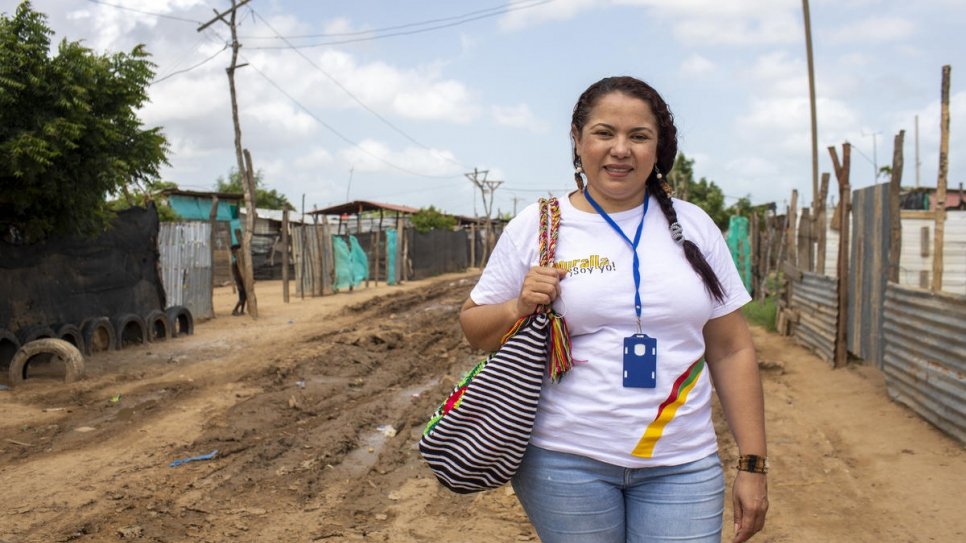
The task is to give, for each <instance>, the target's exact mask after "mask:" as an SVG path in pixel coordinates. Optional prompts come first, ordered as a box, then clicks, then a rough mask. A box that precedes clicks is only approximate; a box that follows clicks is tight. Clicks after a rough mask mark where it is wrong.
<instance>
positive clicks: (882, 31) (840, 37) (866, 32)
mask: <svg viewBox="0 0 966 543" xmlns="http://www.w3.org/2000/svg"><path fill="white" fill-rule="evenodd" d="M916 30H917V27H916V24H915V23H913V22H912V21H910V20H909V19H903V18H899V17H869V18H867V19H862V20H859V21H850V22H849V23H848V24H846V25H845V26H841V27H839V28H837V29H835V30H833V31H832V32H831V33H830V35H829V39H830V40H831V42H832V43H835V44H846V43H864V44H869V43H887V42H896V41H903V40H906V39H908V38H909V37H911V36H912V35H913V34H915V33H916Z"/></svg>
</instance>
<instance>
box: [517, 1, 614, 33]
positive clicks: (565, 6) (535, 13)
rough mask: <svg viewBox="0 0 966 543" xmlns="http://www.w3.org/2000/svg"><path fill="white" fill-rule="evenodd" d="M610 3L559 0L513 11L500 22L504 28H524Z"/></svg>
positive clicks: (562, 19) (563, 19)
mask: <svg viewBox="0 0 966 543" xmlns="http://www.w3.org/2000/svg"><path fill="white" fill-rule="evenodd" d="M610 3H611V2H610V0H604V1H600V0H557V1H556V2H550V3H547V4H541V5H537V6H534V7H532V8H526V9H517V10H515V11H511V12H509V13H507V14H506V15H504V16H503V17H502V18H501V19H500V23H499V24H500V28H502V29H503V30H522V29H524V28H526V27H528V26H535V25H538V24H541V23H545V22H547V21H565V20H567V19H571V18H573V17H574V16H576V15H577V14H578V13H580V12H581V11H584V10H586V9H591V8H594V7H598V6H602V5H607V4H610Z"/></svg>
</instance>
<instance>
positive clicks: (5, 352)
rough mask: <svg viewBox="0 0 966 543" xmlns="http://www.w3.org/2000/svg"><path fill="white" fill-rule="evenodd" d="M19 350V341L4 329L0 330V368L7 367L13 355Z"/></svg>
mask: <svg viewBox="0 0 966 543" xmlns="http://www.w3.org/2000/svg"><path fill="white" fill-rule="evenodd" d="M19 348H20V339H19V338H17V336H16V335H14V333H13V332H11V331H10V330H7V329H6V328H0V367H3V368H6V367H9V365H10V361H11V360H13V355H15V354H17V349H19Z"/></svg>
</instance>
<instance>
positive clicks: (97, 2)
mask: <svg viewBox="0 0 966 543" xmlns="http://www.w3.org/2000/svg"><path fill="white" fill-rule="evenodd" d="M87 1H88V2H90V3H92V4H100V5H102V6H109V7H112V8H117V9H123V10H126V11H133V12H135V13H141V14H144V15H151V16H152V17H161V18H162V19H172V20H174V21H182V22H185V23H191V24H201V21H199V20H197V19H186V18H184V17H177V16H175V15H166V14H164V13H156V12H153V11H144V10H142V9H135V8H129V7H127V6H122V5H120V4H111V3H109V2H102V1H101V0H87Z"/></svg>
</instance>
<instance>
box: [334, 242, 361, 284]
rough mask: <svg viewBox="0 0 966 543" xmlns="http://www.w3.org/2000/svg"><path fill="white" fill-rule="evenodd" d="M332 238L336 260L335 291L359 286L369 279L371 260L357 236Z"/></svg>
mask: <svg viewBox="0 0 966 543" xmlns="http://www.w3.org/2000/svg"><path fill="white" fill-rule="evenodd" d="M348 238H349V242H348V243H346V237H345V236H332V253H333V255H334V260H335V290H337V291H338V290H345V289H347V288H353V287H356V286H359V284H360V283H362V282H363V281H365V280H366V278H367V277H369V258H368V257H367V256H366V252H365V251H363V250H362V246H361V245H360V244H359V240H358V239H356V237H355V236H348Z"/></svg>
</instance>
